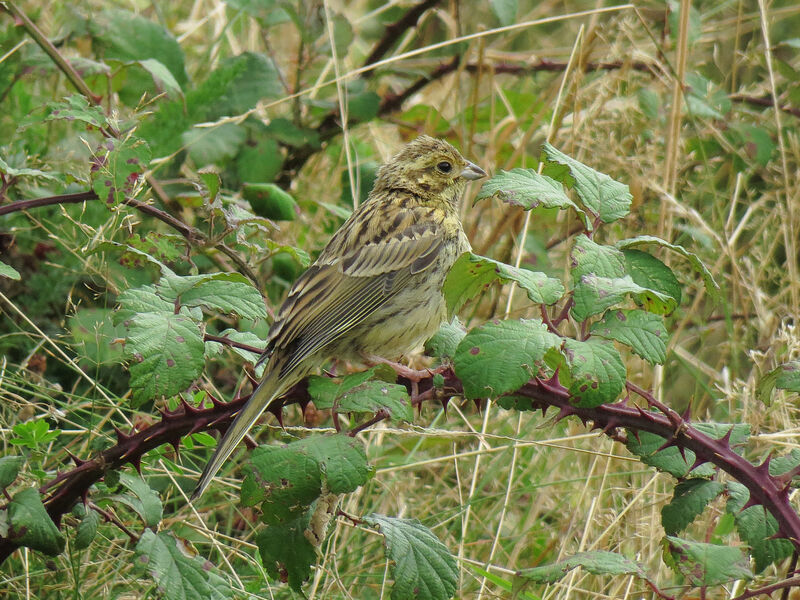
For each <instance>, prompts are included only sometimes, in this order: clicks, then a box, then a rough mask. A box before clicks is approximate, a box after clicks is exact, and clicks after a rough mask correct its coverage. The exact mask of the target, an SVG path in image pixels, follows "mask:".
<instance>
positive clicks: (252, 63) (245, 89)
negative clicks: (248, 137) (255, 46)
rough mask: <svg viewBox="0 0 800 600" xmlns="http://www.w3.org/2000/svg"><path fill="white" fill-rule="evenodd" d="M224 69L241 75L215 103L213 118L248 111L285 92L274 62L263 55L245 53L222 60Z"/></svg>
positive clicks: (221, 64) (237, 76) (221, 66)
mask: <svg viewBox="0 0 800 600" xmlns="http://www.w3.org/2000/svg"><path fill="white" fill-rule="evenodd" d="M220 68H221V69H224V70H227V69H235V70H236V72H237V75H236V76H235V77H234V78H233V79H232V80H231V81H230V83H229V84H228V86H227V88H226V89H225V93H224V95H223V96H222V97H221V98H220V99H219V100H218V101H217V102H215V103H214V104H213V105H212V110H211V115H210V118H212V119H217V118H219V117H222V116H229V115H238V114H241V113H245V112H247V111H248V110H250V109H252V108H254V107H255V106H256V104H258V102H259V101H260V100H267V99H270V98H278V97H280V96H281V95H282V94H283V93H284V91H283V87H282V86H281V83H280V78H279V76H278V71H277V69H276V68H275V65H274V63H273V62H272V60H270V59H269V58H268V57H266V56H264V55H263V54H256V53H255V52H243V53H242V54H239V55H238V56H234V57H231V58H228V59H225V60H223V61H221V63H220Z"/></svg>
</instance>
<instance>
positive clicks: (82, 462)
mask: <svg viewBox="0 0 800 600" xmlns="http://www.w3.org/2000/svg"><path fill="white" fill-rule="evenodd" d="M67 456H69V457H70V458H71V459H72V462H74V463H75V466H76V467H82V466H83V465H85V464H86V463H87V462H89V461H88V460H83V459H81V458H78V457H77V456H75V455H74V454H73V453H72V452H70V451H69V450H67Z"/></svg>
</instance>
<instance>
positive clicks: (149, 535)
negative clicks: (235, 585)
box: [136, 529, 232, 600]
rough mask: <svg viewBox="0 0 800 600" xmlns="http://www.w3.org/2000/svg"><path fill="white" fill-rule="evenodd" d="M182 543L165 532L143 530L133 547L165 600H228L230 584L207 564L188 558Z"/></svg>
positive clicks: (230, 595) (197, 559)
mask: <svg viewBox="0 0 800 600" xmlns="http://www.w3.org/2000/svg"><path fill="white" fill-rule="evenodd" d="M182 546H183V543H182V542H181V541H180V540H178V539H176V538H175V536H173V535H171V534H170V533H168V532H166V531H159V532H158V533H154V532H153V531H152V530H151V529H146V530H145V531H144V533H143V534H142V536H141V538H139V541H138V543H137V544H136V555H137V557H138V559H139V562H140V564H141V565H142V566H143V567H144V569H145V570H146V571H147V573H148V574H149V575H150V577H151V578H152V580H153V582H154V583H155V584H156V587H157V588H158V589H159V591H160V592H161V593H162V594H163V595H164V598H167V599H168V600H173V599H175V600H178V599H181V600H184V599H185V600H207V599H209V598H212V599H213V600H222V599H224V598H231V597H232V594H231V591H232V590H231V588H230V584H229V583H228V582H227V581H225V579H223V578H222V577H221V576H220V575H218V574H217V573H216V571H215V570H214V569H213V567H212V566H211V564H210V563H209V562H208V561H206V560H203V559H202V558H200V557H199V556H191V555H189V554H188V553H187V551H186V549H185V548H183V547H182Z"/></svg>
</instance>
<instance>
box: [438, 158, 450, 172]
mask: <svg viewBox="0 0 800 600" xmlns="http://www.w3.org/2000/svg"><path fill="white" fill-rule="evenodd" d="M436 168H437V169H439V170H440V171H441V172H442V173H449V172H450V170H451V169H452V168H453V165H451V164H450V163H449V162H447V161H446V160H443V161H442V162H440V163H439V164H438V165H436Z"/></svg>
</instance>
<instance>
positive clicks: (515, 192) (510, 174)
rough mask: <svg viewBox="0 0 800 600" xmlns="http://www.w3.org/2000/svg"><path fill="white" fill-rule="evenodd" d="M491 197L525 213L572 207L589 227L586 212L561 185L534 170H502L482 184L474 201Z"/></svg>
mask: <svg viewBox="0 0 800 600" xmlns="http://www.w3.org/2000/svg"><path fill="white" fill-rule="evenodd" d="M492 197H497V198H499V199H500V200H502V201H503V202H506V203H507V204H511V205H512V206H521V207H522V208H524V209H525V210H530V209H532V208H536V207H537V206H542V207H544V208H558V209H562V210H563V209H565V208H572V209H574V210H575V212H576V213H578V216H579V217H581V219H582V220H583V221H584V223H585V224H586V225H590V224H589V222H588V219H587V217H586V213H584V212H583V211H582V210H581V209H580V208H579V207H578V205H577V204H575V203H574V202H573V201H572V200H570V199H569V196H567V193H566V192H565V191H564V186H563V185H561V183H560V182H558V181H556V180H555V179H552V178H550V177H548V176H547V175H540V174H539V173H537V172H536V170H535V169H511V170H510V171H502V170H501V171H500V172H499V173H498V174H497V175H494V176H493V177H492V178H491V179H490V180H489V181H487V182H486V183H484V184H483V186H482V187H481V191H480V192H479V193H478V196H477V197H476V199H475V200H476V201H477V200H483V199H484V198H492Z"/></svg>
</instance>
